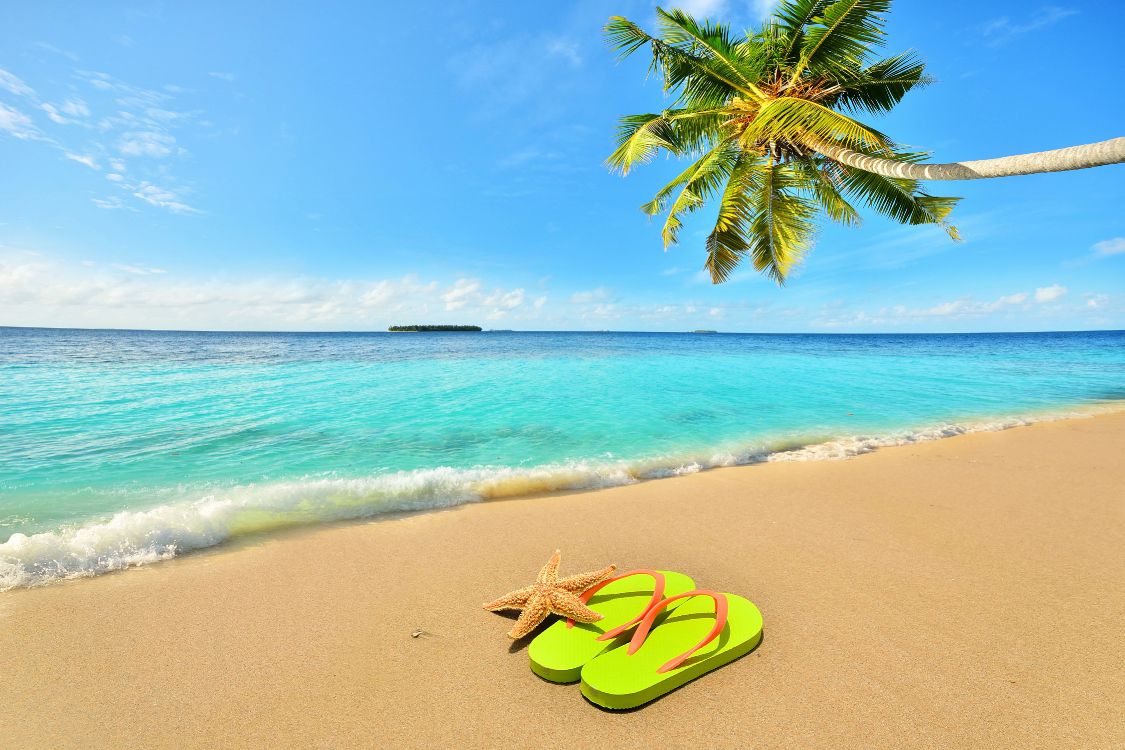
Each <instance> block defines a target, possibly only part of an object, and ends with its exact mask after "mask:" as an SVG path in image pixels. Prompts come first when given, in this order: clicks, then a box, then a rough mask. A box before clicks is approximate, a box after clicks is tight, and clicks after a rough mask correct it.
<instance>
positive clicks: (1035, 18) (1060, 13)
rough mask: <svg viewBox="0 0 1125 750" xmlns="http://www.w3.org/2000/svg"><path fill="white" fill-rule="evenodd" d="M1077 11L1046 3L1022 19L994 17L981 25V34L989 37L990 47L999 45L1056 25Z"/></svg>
mask: <svg viewBox="0 0 1125 750" xmlns="http://www.w3.org/2000/svg"><path fill="white" fill-rule="evenodd" d="M1077 13H1078V11H1077V10H1074V9H1073V8H1063V7H1060V6H1057V5H1046V6H1043V7H1042V8H1039V9H1038V10H1037V11H1035V12H1034V13H1032V14H1031V15H1030V16H1028V17H1026V18H1024V19H1022V20H1015V21H1013V20H1012V19H1011V18H1010V17H1008V16H1001V17H1000V18H994V19H993V20H991V21H989V22H988V23H986V24H985V25H984V26H983V27H981V34H983V35H984V36H985V37H986V38H987V39H988V42H987V44H988V45H989V46H990V47H999V46H1001V45H1003V44H1007V43H1008V42H1010V41H1011V40H1012V39H1014V38H1015V37H1017V36H1022V35H1023V34H1027V33H1030V32H1032V31H1038V30H1039V29H1045V28H1048V27H1050V26H1054V25H1055V24H1057V23H1059V22H1060V21H1062V20H1064V19H1066V18H1070V17H1071V16H1073V15H1076V14H1077Z"/></svg>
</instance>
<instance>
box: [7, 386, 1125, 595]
mask: <svg viewBox="0 0 1125 750" xmlns="http://www.w3.org/2000/svg"><path fill="white" fill-rule="evenodd" d="M1120 408H1122V406H1121V405H1105V406H1103V407H1091V408H1088V409H1083V410H1079V411H1067V412H1054V413H1051V414H1046V415H1036V416H1030V417H1011V418H1005V419H996V420H991V421H982V422H972V423H964V424H953V423H951V424H940V425H933V426H929V427H925V428H922V429H916V430H904V431H899V432H888V433H885V434H880V435H872V436H862V435H854V436H848V437H839V438H834V439H830V440H815V439H814V440H806V441H802V440H799V439H793V440H788V441H778V442H773V443H769V444H759V445H756V446H749V447H745V448H742V449H737V448H736V449H733V450H719V451H716V452H714V453H710V454H698V455H682V456H667V457H663V458H651V459H646V460H642V461H624V460H604V461H590V462H569V463H561V464H549V465H543V466H537V467H531V468H513V467H477V468H471V469H453V468H433V469H421V470H416V471H409V472H399V473H395V474H386V475H380V476H372V477H365V478H358V479H303V480H293V481H283V482H270V483H262V484H249V485H241V486H234V487H228V488H224V489H222V490H210V491H209V492H208V493H207V494H203V495H202V496H200V497H198V498H197V499H194V500H189V501H184V502H176V503H171V504H167V505H161V506H158V507H155V508H152V509H151V510H144V511H134V510H129V511H121V512H119V513H117V514H116V515H114V516H112V517H111V518H109V519H107V520H102V521H98V522H91V523H87V524H85V525H80V526H68V527H62V528H59V529H57V530H54V531H49V532H44V533H38V534H32V535H25V534H20V533H16V534H12V536H11V537H10V538H9V539H8V541H6V542H4V543H3V544H0V591H6V590H8V589H12V588H16V587H28V586H37V585H41V584H44V583H48V582H51V581H54V580H59V579H68V578H79V577H84V576H93V575H98V574H100V573H106V572H109V571H115V570H121V569H124V568H129V567H132V566H136V565H144V564H147V563H151V562H155V561H158V560H167V559H169V558H172V557H175V556H176V555H179V554H182V553H184V552H189V551H191V550H198V549H203V548H206V547H212V546H214V545H217V544H221V543H223V542H225V541H228V540H230V539H233V538H236V537H239V536H244V535H246V534H251V533H260V532H263V531H269V530H274V529H281V528H287V527H293V526H302V525H309V524H314V523H321V522H326V521H339V520H346V519H358V518H366V517H371V516H377V515H381V514H386V513H394V512H404V511H422V510H431V509H437V508H447V507H451V506H456V505H462V504H465V503H471V502H479V501H482V500H489V499H494V498H503V497H517V496H522V495H532V494H539V493H544V492H552V491H558V490H580V489H596V488H603V487H613V486H619V485H625V484H632V483H634V482H638V481H642V480H646V479H656V478H661V477H670V476H677V475H682V474H691V473H695V472H698V471H702V470H704V469H711V468H717V467H722V466H736V465H745V464H752V463H760V462H766V461H820V460H834V459H846V458H850V457H852V456H857V455H860V454H864V453H870V452H871V451H874V450H877V449H878V448H882V447H887V446H894V445H905V444H909V443H918V442H925V441H930V440H937V439H940V438H945V437H952V436H955V435H963V434H965V433H969V432H982V431H993V430H1004V429H1008V428H1010V427H1017V426H1021V425H1026V424H1030V423H1032V422H1037V421H1045V420H1051V419H1060V418H1067V417H1075V416H1089V415H1092V414H1094V413H1101V412H1105V411H1117V410H1119V409H1120Z"/></svg>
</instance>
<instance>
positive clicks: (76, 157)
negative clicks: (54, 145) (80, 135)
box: [64, 151, 99, 169]
mask: <svg viewBox="0 0 1125 750" xmlns="http://www.w3.org/2000/svg"><path fill="white" fill-rule="evenodd" d="M64 156H66V158H68V159H70V160H71V161H76V162H78V163H79V164H85V165H86V166H87V167H89V168H90V169H98V168H99V167H98V163H97V162H96V161H94V157H92V156H83V155H81V154H72V153H70V152H69V151H67V152H66V153H65V154H64Z"/></svg>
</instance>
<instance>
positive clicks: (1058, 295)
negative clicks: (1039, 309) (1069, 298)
mask: <svg viewBox="0 0 1125 750" xmlns="http://www.w3.org/2000/svg"><path fill="white" fill-rule="evenodd" d="M1066 292H1067V289H1066V287H1065V286H1063V285H1062V284H1051V286H1043V287H1039V288H1038V289H1036V290H1035V301H1036V302H1038V303H1040V304H1043V303H1046V302H1055V301H1056V300H1060V299H1062V298H1063V297H1064V296H1065V295H1066Z"/></svg>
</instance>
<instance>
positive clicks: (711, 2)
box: [665, 0, 778, 21]
mask: <svg viewBox="0 0 1125 750" xmlns="http://www.w3.org/2000/svg"><path fill="white" fill-rule="evenodd" d="M777 3H778V0H749V1H748V2H731V0H678V1H677V2H671V3H668V5H667V6H665V7H667V8H668V9H669V10H671V9H674V8H675V9H679V10H682V11H683V12H684V13H687V14H688V15H689V16H693V17H695V18H700V19H703V18H708V19H711V20H715V21H728V20H732V19H737V20H741V19H743V18H748V19H749V20H755V21H756V20H759V19H761V18H765V17H766V16H768V15H769V14H770V13H771V12H773V9H774V8H775V7H777Z"/></svg>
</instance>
